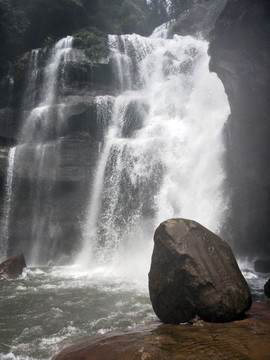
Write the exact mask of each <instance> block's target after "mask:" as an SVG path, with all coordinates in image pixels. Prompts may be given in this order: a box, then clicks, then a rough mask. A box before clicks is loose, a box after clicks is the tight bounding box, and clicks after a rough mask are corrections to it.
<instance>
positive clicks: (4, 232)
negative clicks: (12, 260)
mask: <svg viewBox="0 0 270 360" xmlns="http://www.w3.org/2000/svg"><path fill="white" fill-rule="evenodd" d="M15 152H16V147H13V148H11V149H10V151H9V154H8V169H7V180H6V188H5V199H4V211H3V217H2V221H1V239H0V263H1V262H2V261H4V260H6V257H7V250H8V238H9V233H8V228H9V214H10V206H11V197H12V184H13V170H14V159H15Z"/></svg>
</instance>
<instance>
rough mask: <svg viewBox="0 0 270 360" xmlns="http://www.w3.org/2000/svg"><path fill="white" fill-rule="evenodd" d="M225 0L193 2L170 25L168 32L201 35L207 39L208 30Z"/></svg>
mask: <svg viewBox="0 0 270 360" xmlns="http://www.w3.org/2000/svg"><path fill="white" fill-rule="evenodd" d="M225 4H226V0H204V1H200V2H194V5H193V6H192V7H191V9H189V10H188V11H185V12H182V14H181V15H180V16H179V18H178V19H177V20H176V21H175V22H174V23H172V25H171V27H170V32H171V33H172V34H175V33H176V34H179V35H183V36H186V35H195V36H196V35H200V36H201V35H203V36H204V37H205V38H208V36H209V31H210V29H211V28H212V27H213V26H214V24H215V21H216V19H217V18H218V16H219V14H220V13H221V11H222V10H223V8H224V6H225Z"/></svg>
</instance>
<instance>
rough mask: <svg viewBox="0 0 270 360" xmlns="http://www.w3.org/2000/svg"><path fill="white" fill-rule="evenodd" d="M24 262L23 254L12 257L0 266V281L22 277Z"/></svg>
mask: <svg viewBox="0 0 270 360" xmlns="http://www.w3.org/2000/svg"><path fill="white" fill-rule="evenodd" d="M25 267H26V262H25V259H24V256H23V254H19V255H16V256H13V257H12V258H10V259H7V260H6V261H4V262H2V263H1V264H0V280H13V279H16V278H18V277H19V276H21V275H22V272H23V269H24V268H25Z"/></svg>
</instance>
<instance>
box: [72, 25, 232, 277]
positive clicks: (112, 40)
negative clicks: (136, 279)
mask: <svg viewBox="0 0 270 360" xmlns="http://www.w3.org/2000/svg"><path fill="white" fill-rule="evenodd" d="M167 28H168V27H166V26H163V27H160V28H159V29H157V30H156V31H155V32H154V33H153V35H152V37H150V38H144V37H141V36H139V35H136V34H133V35H121V36H116V35H111V36H109V46H110V50H111V61H112V63H113V64H114V69H115V76H116V79H117V80H118V86H119V89H120V91H121V93H120V95H119V96H117V97H116V98H115V101H114V107H113V110H112V112H111V113H110V114H111V115H110V122H109V127H108V130H107V133H106V136H105V140H104V143H103V146H102V149H101V153H100V158H99V161H98V164H97V168H96V176H95V181H94V184H93V186H92V189H91V192H90V200H89V207H88V211H87V214H86V220H85V225H84V241H83V246H82V251H81V254H80V256H79V258H78V262H79V263H80V264H84V265H85V266H90V265H91V266H97V265H98V266H105V265H106V266H107V265H108V264H111V265H115V266H116V267H121V266H123V264H125V266H127V267H128V266H132V265H131V264H133V265H134V268H135V269H136V267H137V265H138V261H139V263H140V267H141V268H143V269H144V270H145V269H147V266H148V263H149V261H150V260H149V259H150V257H151V255H150V250H151V247H152V236H153V232H154V229H155V227H156V226H157V225H158V224H159V223H160V222H161V221H163V220H165V219H168V218H172V217H186V218H191V219H194V220H196V221H198V222H201V223H202V224H203V225H205V226H206V227H209V228H210V229H211V230H212V231H215V232H218V231H219V230H220V228H221V226H222V222H223V221H224V218H225V217H226V210H227V199H226V197H225V195H224V192H223V182H224V179H225V174H224V170H223V168H222V156H223V152H224V145H223V141H222V129H223V126H224V123H225V121H226V119H227V117H228V114H229V106H228V102H227V98H226V95H225V93H224V89H223V87H222V85H221V82H220V81H219V79H218V78H217V76H216V75H215V74H211V73H209V70H208V63H209V57H208V55H207V47H208V44H207V42H205V41H202V40H197V39H194V38H192V37H181V36H177V35H175V36H174V38H173V39H166V32H167ZM100 104H102V106H103V108H102V110H100V111H102V113H106V109H107V108H106V106H107V105H106V101H104V102H102V103H100ZM127 254H129V255H127ZM128 256H129V257H131V258H128V260H127V257H128ZM145 264H146V265H145ZM133 270H134V269H133ZM144 270H143V271H144ZM136 271H137V270H136Z"/></svg>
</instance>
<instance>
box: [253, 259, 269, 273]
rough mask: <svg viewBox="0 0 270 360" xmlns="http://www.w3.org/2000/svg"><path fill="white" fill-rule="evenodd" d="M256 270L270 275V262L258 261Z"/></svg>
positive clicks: (255, 263)
mask: <svg viewBox="0 0 270 360" xmlns="http://www.w3.org/2000/svg"><path fill="white" fill-rule="evenodd" d="M254 270H255V271H258V272H261V273H270V260H269V259H268V260H256V261H255V262H254Z"/></svg>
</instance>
